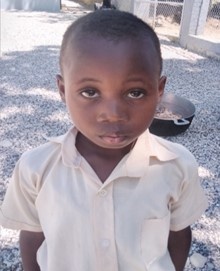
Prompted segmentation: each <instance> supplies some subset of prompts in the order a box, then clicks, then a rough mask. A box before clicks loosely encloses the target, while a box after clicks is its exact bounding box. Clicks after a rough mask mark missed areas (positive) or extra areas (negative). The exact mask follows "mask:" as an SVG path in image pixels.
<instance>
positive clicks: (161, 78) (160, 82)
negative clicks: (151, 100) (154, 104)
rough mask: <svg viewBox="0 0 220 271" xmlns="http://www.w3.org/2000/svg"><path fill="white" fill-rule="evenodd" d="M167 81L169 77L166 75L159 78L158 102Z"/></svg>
mask: <svg viewBox="0 0 220 271" xmlns="http://www.w3.org/2000/svg"><path fill="white" fill-rule="evenodd" d="M166 81H167V77H166V76H161V77H160V80H159V86H158V94H159V95H158V98H159V100H158V102H160V100H161V98H162V96H163V93H164V89H165V85H166Z"/></svg>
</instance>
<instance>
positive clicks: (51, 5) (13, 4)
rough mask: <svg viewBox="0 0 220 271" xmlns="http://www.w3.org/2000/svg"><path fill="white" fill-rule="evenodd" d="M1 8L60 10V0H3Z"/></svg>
mask: <svg viewBox="0 0 220 271" xmlns="http://www.w3.org/2000/svg"><path fill="white" fill-rule="evenodd" d="M1 8H2V9H4V10H11V9H17V10H29V11H48V12H59V11H60V0H1Z"/></svg>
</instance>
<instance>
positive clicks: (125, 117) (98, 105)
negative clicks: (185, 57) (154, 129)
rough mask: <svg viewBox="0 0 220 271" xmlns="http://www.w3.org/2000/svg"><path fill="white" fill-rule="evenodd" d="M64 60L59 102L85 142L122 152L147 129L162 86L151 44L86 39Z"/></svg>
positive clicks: (164, 79) (69, 50) (72, 49)
mask: <svg viewBox="0 0 220 271" xmlns="http://www.w3.org/2000/svg"><path fill="white" fill-rule="evenodd" d="M64 59H65V60H64V63H63V77H61V76H60V77H59V76H58V77H57V81H58V87H59V91H60V94H61V98H62V100H63V101H64V102H65V103H66V106H67V109H68V111H69V114H70V117H71V119H72V121H73V123H74V124H75V126H76V127H77V129H78V130H79V131H80V132H81V134H82V135H84V136H85V137H86V138H87V139H89V141H91V142H92V143H94V144H95V145H98V146H100V147H103V148H107V149H122V148H125V147H126V146H128V145H129V144H131V143H132V142H133V141H134V140H136V139H137V137H138V136H139V135H140V134H142V133H143V132H144V131H145V130H146V129H147V128H148V127H149V126H150V124H151V122H152V119H153V117H154V112H155V109H156V106H157V104H158V102H159V100H160V98H161V96H162V94H163V90H164V85H165V81H166V78H165V77H162V78H160V75H159V64H158V60H157V58H156V57H155V52H154V51H152V48H151V43H149V42H147V41H146V42H143V41H142V43H140V44H138V43H137V42H133V41H120V42H118V43H113V42H112V41H107V40H105V39H101V38H96V39H95V38H94V39H91V40H88V39H87V40H85V41H84V42H83V41H81V42H74V44H73V45H72V48H68V49H67V51H66V53H65V57H64Z"/></svg>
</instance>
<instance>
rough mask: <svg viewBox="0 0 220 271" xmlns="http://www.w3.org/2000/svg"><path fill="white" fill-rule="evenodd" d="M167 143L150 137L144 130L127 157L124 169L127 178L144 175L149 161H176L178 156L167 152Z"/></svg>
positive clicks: (152, 136)
mask: <svg viewBox="0 0 220 271" xmlns="http://www.w3.org/2000/svg"><path fill="white" fill-rule="evenodd" d="M168 146H169V142H168V141H166V143H165V141H164V139H162V138H159V137H157V136H155V135H152V134H151V133H150V132H149V130H146V131H145V132H144V133H143V134H142V135H140V136H139V138H138V140H137V142H136V144H135V146H134V148H133V149H132V150H131V152H130V153H129V155H128V158H127V161H126V168H127V174H128V176H133V177H140V176H142V175H144V173H145V172H146V170H147V169H148V166H149V164H150V159H152V158H156V159H158V160H159V161H161V162H166V161H170V160H173V159H176V158H177V157H178V156H177V155H176V154H175V153H174V152H172V151H171V150H169V147H168Z"/></svg>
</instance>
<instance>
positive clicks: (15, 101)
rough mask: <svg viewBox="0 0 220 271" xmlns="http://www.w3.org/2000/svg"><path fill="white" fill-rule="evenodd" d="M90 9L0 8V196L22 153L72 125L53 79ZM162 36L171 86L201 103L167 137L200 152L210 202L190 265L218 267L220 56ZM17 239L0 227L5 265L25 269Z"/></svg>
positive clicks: (197, 228)
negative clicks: (188, 121)
mask: <svg viewBox="0 0 220 271" xmlns="http://www.w3.org/2000/svg"><path fill="white" fill-rule="evenodd" d="M86 12H88V11H87V10H85V9H84V8H82V7H80V6H78V5H77V4H76V5H75V7H74V8H72V11H71V13H44V12H32V13H30V12H17V11H14V12H3V11H2V12H1V25H2V26H1V58H0V97H1V98H0V109H1V110H0V119H1V129H0V202H1V201H2V200H3V197H4V194H5V190H6V188H7V185H8V181H9V178H10V176H11V173H12V170H13V168H14V165H15V162H16V161H17V160H18V158H19V157H20V155H21V154H22V153H23V152H24V151H26V150H28V149H31V148H33V147H36V146H38V145H40V144H42V143H44V142H45V138H44V136H45V135H46V136H52V135H58V134H62V133H64V132H65V131H66V130H67V128H68V127H69V125H70V123H69V120H68V117H67V114H66V110H65V108H64V106H63V104H62V103H61V101H60V98H59V95H58V93H57V90H56V84H55V75H56V73H58V72H59V68H58V54H59V46H60V43H61V39H62V34H63V33H64V31H65V29H66V27H67V26H68V25H69V24H70V23H71V22H72V21H73V20H75V19H76V17H78V16H81V15H82V14H84V13H86ZM160 38H161V43H162V52H163V58H164V74H166V75H167V76H168V83H167V88H166V90H167V92H169V91H170V92H173V93H175V94H177V95H180V96H182V97H185V98H187V99H190V100H191V101H192V102H193V103H194V104H195V106H196V116H195V118H194V119H193V122H192V125H191V126H190V128H189V129H188V130H187V131H186V132H185V133H184V134H181V135H178V136H175V137H170V138H169V139H170V140H172V141H174V142H179V143H182V144H183V145H185V146H186V147H187V148H188V149H189V150H190V151H191V152H192V153H193V154H194V155H195V157H196V159H197V161H198V163H199V175H200V177H201V183H202V185H203V187H204V189H205V191H206V194H207V197H208V200H209V208H208V210H207V211H206V213H205V214H204V215H203V216H202V217H201V219H200V220H199V221H197V223H195V225H193V227H192V228H193V244H192V248H191V252H190V256H191V255H193V256H196V255H197V254H195V253H199V255H200V256H201V255H202V256H204V258H202V260H203V259H204V262H205V265H204V267H203V268H198V267H195V266H196V264H195V263H194V262H193V257H192V258H191V261H190V259H189V261H188V263H187V266H186V271H191V270H198V271H199V270H201V271H205V270H206V271H207V270H215V271H217V270H218V271H219V270H220V252H219V250H220V185H219V182H220V163H219V154H220V106H219V104H220V74H219V70H220V62H219V61H218V60H215V59H208V58H205V57H203V56H201V55H198V54H195V53H192V52H188V51H186V50H184V49H182V48H180V47H179V46H178V45H176V44H174V43H172V42H170V41H169V40H167V39H165V38H164V37H160ZM17 242H18V232H17V231H12V230H8V229H3V228H1V227H0V270H1V271H9V270H10V271H14V270H16V271H19V270H22V267H21V263H20V256H19V249H18V243H17ZM195 258H196V257H194V259H195ZM196 259H197V258H196ZM192 263H193V264H192ZM199 265H201V260H200V261H199Z"/></svg>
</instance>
